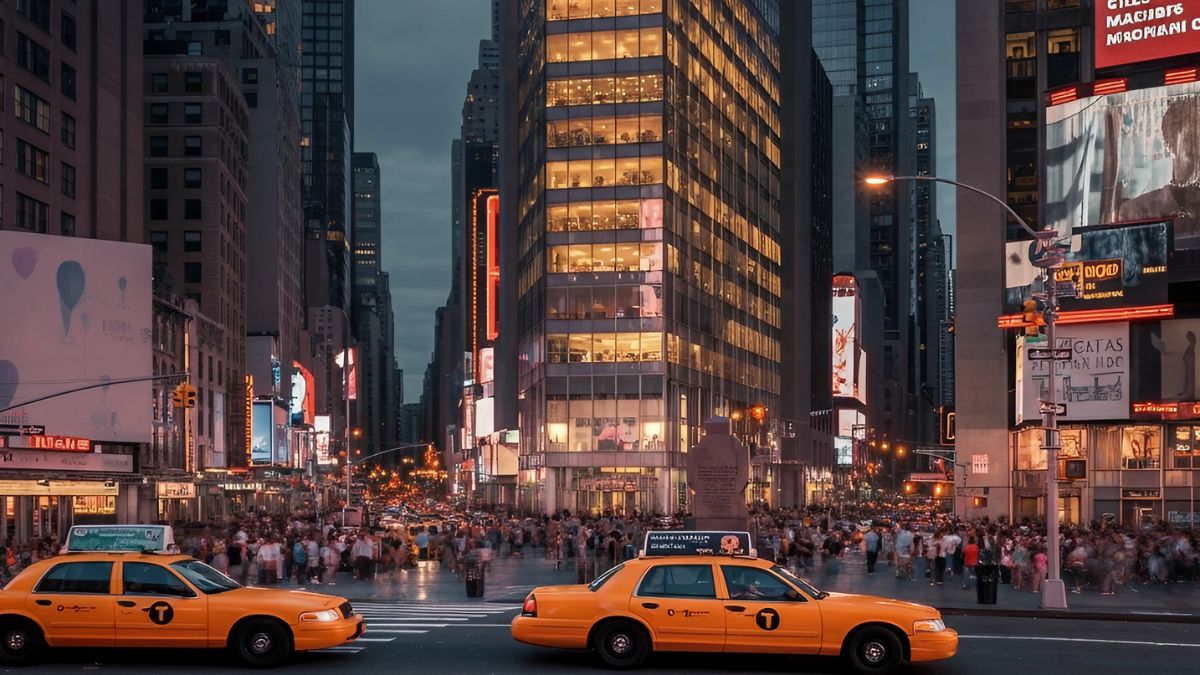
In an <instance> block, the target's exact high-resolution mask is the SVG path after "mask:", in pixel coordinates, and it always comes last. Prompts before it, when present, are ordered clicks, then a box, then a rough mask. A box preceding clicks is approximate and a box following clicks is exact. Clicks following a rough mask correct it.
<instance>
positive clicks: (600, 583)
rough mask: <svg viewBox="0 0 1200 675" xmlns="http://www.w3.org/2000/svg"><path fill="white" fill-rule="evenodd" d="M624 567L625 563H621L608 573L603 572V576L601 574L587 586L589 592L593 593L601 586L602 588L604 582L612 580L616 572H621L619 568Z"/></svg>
mask: <svg viewBox="0 0 1200 675" xmlns="http://www.w3.org/2000/svg"><path fill="white" fill-rule="evenodd" d="M624 566H625V563H621V564H620V565H617V566H616V567H614V568H612V569H610V570H609V571H607V572H605V573H604V574H601V575H600V576H598V577H596V580H595V581H593V582H592V583H590V584H588V590H589V591H592V592H595V591H597V590H598V589H599V588H600V587H601V586H603V585H604V582H606V581H608V580H609V579H611V578H613V576H614V575H615V574H616V573H617V572H620V571H621V568H622V567H624Z"/></svg>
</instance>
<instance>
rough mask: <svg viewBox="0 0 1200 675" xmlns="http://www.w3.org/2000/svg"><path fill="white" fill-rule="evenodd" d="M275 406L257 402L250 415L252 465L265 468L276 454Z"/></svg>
mask: <svg viewBox="0 0 1200 675" xmlns="http://www.w3.org/2000/svg"><path fill="white" fill-rule="evenodd" d="M274 409H275V405H274V404H273V403H271V402H270V401H255V402H254V407H253V408H252V412H251V415H250V463H251V464H253V465H255V466H265V465H267V464H270V463H271V460H272V459H273V458H274V453H275V412H274Z"/></svg>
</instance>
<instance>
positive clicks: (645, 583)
mask: <svg viewBox="0 0 1200 675" xmlns="http://www.w3.org/2000/svg"><path fill="white" fill-rule="evenodd" d="M637 594H638V595H639V596H641V597H661V598H716V597H717V589H716V585H715V584H713V575H712V565H659V566H658V567H654V568H652V569H651V570H650V571H649V572H647V573H646V576H645V577H642V583H641V585H639V586H638V591H637Z"/></svg>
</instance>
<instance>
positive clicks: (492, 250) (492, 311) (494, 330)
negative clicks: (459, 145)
mask: <svg viewBox="0 0 1200 675" xmlns="http://www.w3.org/2000/svg"><path fill="white" fill-rule="evenodd" d="M499 220H500V198H499V197H497V196H495V195H492V196H490V197H488V198H487V339H489V340H495V339H496V338H497V337H499V335H500V329H499V327H498V326H497V320H496V315H497V311H496V304H497V303H498V302H499V295H500V260H499V258H500V251H499V242H497V241H496V239H497V236H496V230H497V229H499V224H498V221H499Z"/></svg>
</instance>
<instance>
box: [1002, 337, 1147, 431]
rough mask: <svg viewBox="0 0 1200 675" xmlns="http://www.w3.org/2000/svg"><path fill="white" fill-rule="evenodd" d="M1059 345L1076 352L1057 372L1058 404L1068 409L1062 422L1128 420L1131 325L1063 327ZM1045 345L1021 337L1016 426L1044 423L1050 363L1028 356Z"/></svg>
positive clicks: (1060, 365) (1059, 365)
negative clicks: (1042, 411) (1043, 405)
mask: <svg viewBox="0 0 1200 675" xmlns="http://www.w3.org/2000/svg"><path fill="white" fill-rule="evenodd" d="M1055 342H1056V343H1057V345H1056V346H1057V347H1058V348H1059V349H1070V350H1071V360H1070V361H1060V362H1058V364H1057V371H1056V373H1055V375H1056V377H1055V381H1056V385H1057V386H1056V390H1055V395H1056V401H1057V402H1058V403H1062V404H1064V405H1066V407H1067V412H1066V414H1065V415H1060V416H1059V419H1062V420H1068V421H1069V420H1113V419H1129V403H1130V399H1129V391H1130V387H1129V359H1130V353H1129V324H1128V323H1100V324H1077V325H1067V326H1059V327H1058V329H1057V334H1056V335H1055ZM1046 346H1047V345H1046V343H1045V342H1044V341H1029V340H1026V338H1024V337H1021V338H1018V339H1017V387H1016V397H1017V401H1016V402H1017V405H1016V415H1017V424H1021V423H1022V422H1025V421H1028V420H1036V419H1039V418H1040V416H1041V414H1040V411H1039V404H1038V402H1039V401H1047V400H1049V398H1050V362H1049V361H1045V360H1040V359H1039V360H1031V359H1030V358H1029V349H1030V348H1031V347H1033V348H1043V347H1046Z"/></svg>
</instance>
